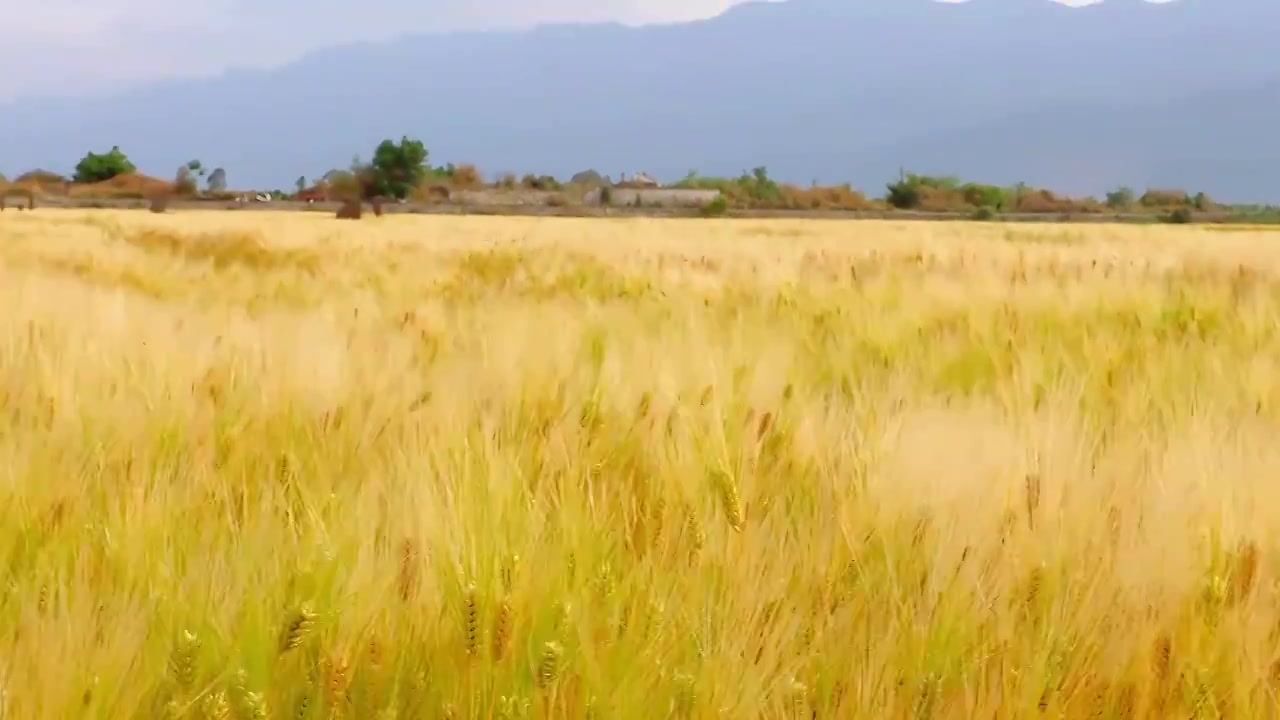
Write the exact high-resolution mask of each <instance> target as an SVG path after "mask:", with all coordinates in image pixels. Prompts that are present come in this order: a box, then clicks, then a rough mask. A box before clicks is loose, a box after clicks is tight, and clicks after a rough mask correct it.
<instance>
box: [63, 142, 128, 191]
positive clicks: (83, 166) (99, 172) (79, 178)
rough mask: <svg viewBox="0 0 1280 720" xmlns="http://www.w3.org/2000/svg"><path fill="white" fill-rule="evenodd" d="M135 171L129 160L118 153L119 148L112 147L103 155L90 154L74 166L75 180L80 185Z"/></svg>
mask: <svg viewBox="0 0 1280 720" xmlns="http://www.w3.org/2000/svg"><path fill="white" fill-rule="evenodd" d="M136 171H137V168H136V167H134V166H133V163H131V162H129V158H128V157H126V156H125V154H124V153H122V152H120V148H119V146H112V147H111V151H110V152H107V153H105V154H102V155H99V154H98V153H93V152H91V153H89V154H88V155H85V156H84V157H83V158H82V159H81V160H80V162H79V163H77V164H76V174H75V180H76V182H80V183H95V182H102V181H104V180H110V179H111V178H113V177H115V176H117V175H124V174H125V173H131V172H136Z"/></svg>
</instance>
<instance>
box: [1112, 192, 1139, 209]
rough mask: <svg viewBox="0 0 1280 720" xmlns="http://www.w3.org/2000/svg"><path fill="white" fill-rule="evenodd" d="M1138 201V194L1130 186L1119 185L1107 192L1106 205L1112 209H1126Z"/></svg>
mask: <svg viewBox="0 0 1280 720" xmlns="http://www.w3.org/2000/svg"><path fill="white" fill-rule="evenodd" d="M1137 201H1138V195H1137V193H1135V192H1134V191H1133V188H1130V187H1120V188H1116V189H1115V190H1112V191H1111V192H1109V193H1107V207H1109V208H1111V209H1112V210H1128V209H1129V208H1131V207H1133V204H1134V203H1135V202H1137Z"/></svg>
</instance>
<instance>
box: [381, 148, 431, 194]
mask: <svg viewBox="0 0 1280 720" xmlns="http://www.w3.org/2000/svg"><path fill="white" fill-rule="evenodd" d="M369 170H370V171H371V172H370V175H371V178H370V179H371V180H372V183H371V184H372V187H371V188H370V190H372V192H373V194H374V195H381V196H385V197H394V198H396V199H398V200H403V199H404V198H406V197H408V196H409V193H410V192H411V191H412V190H413V189H414V188H415V187H417V186H418V184H419V183H421V182H422V179H423V178H424V177H425V176H426V174H427V171H428V170H429V168H428V166H427V148H426V146H425V145H423V144H422V141H421V140H410V139H409V138H408V137H407V136H405V137H401V138H400V143H399V144H398V145H397V144H396V143H394V142H392V141H391V140H383V141H382V143H381V144H379V145H378V147H377V149H376V150H374V152H373V161H372V162H371V163H370V164H369Z"/></svg>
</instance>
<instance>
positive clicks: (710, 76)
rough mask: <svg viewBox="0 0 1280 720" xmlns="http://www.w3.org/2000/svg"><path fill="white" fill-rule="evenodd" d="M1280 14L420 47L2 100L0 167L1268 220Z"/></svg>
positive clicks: (1038, 17) (1240, 2)
mask: <svg viewBox="0 0 1280 720" xmlns="http://www.w3.org/2000/svg"><path fill="white" fill-rule="evenodd" d="M1276 27H1280V2H1275V1H1274V0H1175V2H1171V3H1164V4H1153V3H1147V2H1143V1H1141V0H1105V2H1102V3H1100V4H1096V5H1092V6H1086V7H1082V8H1071V7H1066V6H1063V5H1059V4H1055V3H1052V2H1049V1H1048V0H970V1H969V2H966V3H954V4H947V3H938V2H932V1H931V0H790V2H785V3H748V4H745V5H739V6H736V7H734V8H733V9H731V10H729V11H728V12H726V13H724V14H722V15H721V16H719V17H716V18H713V19H710V20H705V21H698V22H692V23H683V24H671V25H657V26H647V27H641V28H628V27H624V26H622V25H616V24H606V25H560V26H548V27H542V28H538V29H534V30H531V31H527V32H494V33H456V34H441V35H417V36H411V37H405V38H402V39H400V40H398V41H395V42H391V43H386V44H381V45H372V44H362V45H353V46H350V47H344V48H334V49H330V50H326V51H323V52H319V53H315V54H313V55H311V56H308V57H306V58H303V59H302V60H300V61H298V62H296V63H293V64H291V65H289V66H286V67H284V68H280V69H278V70H269V71H234V72H230V73H227V74H226V75H225V76H223V77H220V78H215V79H210V80H195V81H187V82H169V83H163V84H159V85H156V86H153V87H149V88H145V89H142V90H138V91H133V92H127V93H123V94H120V95H117V96H112V97H102V98H91V99H85V100H80V101H76V100H42V101H26V102H18V103H14V104H11V105H10V106H9V107H0V137H3V138H4V153H3V155H0V163H3V166H2V167H0V171H7V172H10V173H13V172H16V171H19V170H21V169H26V168H30V167H57V168H69V167H70V166H72V165H74V163H75V162H76V160H77V159H78V158H79V157H80V155H82V154H83V153H84V152H85V151H87V150H89V149H92V148H105V147H110V146H111V145H115V144H118V145H120V146H121V147H122V148H124V149H125V150H126V151H127V152H128V153H129V154H130V157H131V158H133V159H134V161H135V162H136V163H137V164H138V165H139V166H140V167H142V168H144V169H146V170H149V171H152V172H157V173H159V172H164V171H165V169H166V168H170V167H172V168H174V169H176V168H177V166H178V165H179V164H180V163H183V162H185V161H187V160H189V159H191V158H192V157H198V158H201V159H202V160H204V161H205V162H206V163H207V164H213V165H220V166H224V167H226V168H227V169H228V173H229V179H230V181H231V183H232V184H233V185H249V184H251V185H255V186H281V187H283V186H288V185H290V184H291V183H292V181H293V179H294V178H296V177H297V176H298V175H300V174H305V175H307V176H309V177H314V176H319V175H320V174H322V173H323V172H324V171H326V170H328V169H330V168H333V167H341V166H345V165H346V164H348V163H349V162H350V159H351V157H352V155H354V154H362V155H365V156H367V155H368V153H369V151H370V150H371V149H372V147H373V145H374V144H376V142H377V141H378V140H380V139H381V138H383V137H399V136H400V135H401V134H405V133H408V134H410V135H413V136H416V137H420V138H422V139H424V140H425V141H426V142H427V145H428V147H430V148H431V150H432V154H433V160H434V161H435V162H444V161H454V162H474V163H476V164H477V165H479V166H480V167H481V168H482V169H484V170H485V171H487V172H490V173H495V172H500V171H505V170H511V171H519V172H523V171H532V172H538V173H553V174H556V175H558V176H565V177H567V176H568V175H571V174H572V173H574V172H576V171H579V170H582V169H585V168H595V169H598V170H599V171H601V172H603V173H606V174H615V175H616V174H617V173H618V172H620V171H624V170H625V171H634V170H639V169H643V170H647V171H649V172H651V173H653V174H654V175H656V176H658V177H661V178H663V179H676V178H678V177H680V176H683V175H684V174H685V173H686V172H687V171H688V170H689V169H693V168H696V169H698V170H700V171H701V172H703V173H704V174H736V173H738V172H740V171H742V170H744V169H748V168H750V167H753V166H757V165H765V166H767V167H768V168H769V170H770V173H771V174H772V175H773V176H775V177H777V178H779V179H784V180H789V181H795V182H808V181H810V180H817V181H821V182H841V181H850V182H852V183H853V184H854V185H855V186H858V187H862V188H865V189H867V190H869V191H871V192H874V193H879V192H880V190H881V189H882V187H883V183H884V182H885V181H887V180H889V179H891V178H892V177H893V176H895V175H896V174H897V169H898V168H899V167H904V168H906V169H908V170H917V169H918V170H922V171H923V170H929V171H938V172H946V173H954V174H958V175H962V176H964V177H969V178H974V179H979V180H987V181H992V182H1014V181H1018V180H1024V181H1027V182H1030V183H1034V184H1037V185H1044V186H1048V187H1051V188H1054V189H1059V190H1062V191H1067V192H1075V193H1086V192H1087V193H1101V192H1102V191H1104V190H1106V189H1108V188H1110V187H1114V186H1116V185H1120V184H1133V185H1139V186H1142V185H1160V186H1164V185H1186V186H1188V188H1189V189H1194V190H1205V191H1207V192H1209V193H1210V194H1211V195H1214V196H1215V197H1222V198H1224V199H1229V200H1239V201H1267V200H1270V201H1280V148H1277V144H1276V143H1275V142H1274V141H1273V140H1272V135H1273V134H1274V132H1275V128H1276V127H1277V122H1276V120H1277V119H1280V92H1275V91H1274V90H1275V88H1277V87H1280V66H1277V65H1276V63H1275V60H1274V57H1275V55H1274V48H1275V42H1276V40H1275V38H1276V35H1275V28H1276Z"/></svg>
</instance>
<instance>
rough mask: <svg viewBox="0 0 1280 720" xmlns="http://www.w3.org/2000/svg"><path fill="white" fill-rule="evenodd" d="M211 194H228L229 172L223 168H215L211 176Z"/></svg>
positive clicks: (209, 184)
mask: <svg viewBox="0 0 1280 720" xmlns="http://www.w3.org/2000/svg"><path fill="white" fill-rule="evenodd" d="M208 186H209V192H215V193H220V192H226V190H227V171H226V170H223V169H222V168H214V169H213V172H212V173H210V174H209V181H208Z"/></svg>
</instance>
